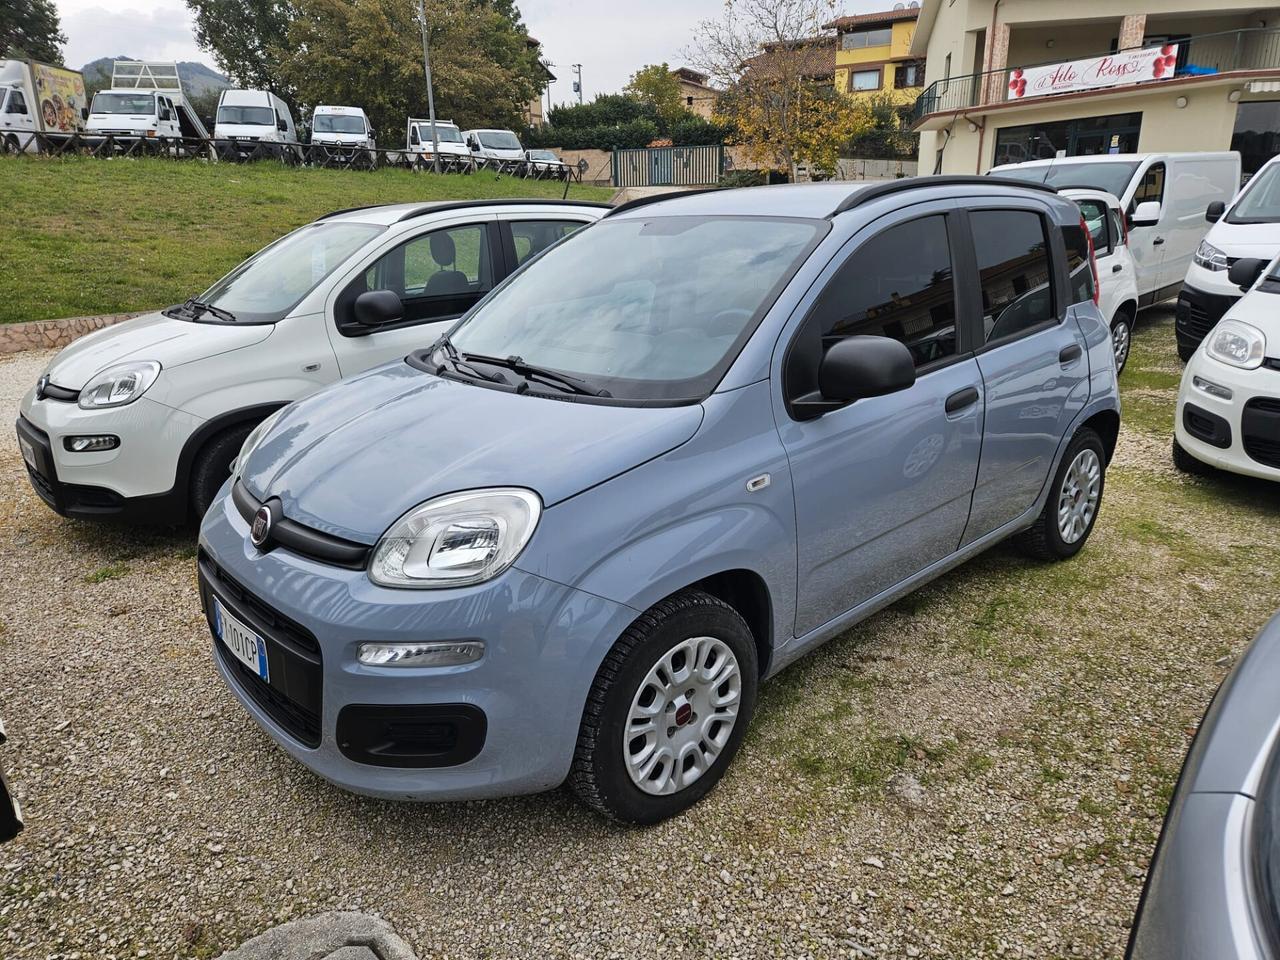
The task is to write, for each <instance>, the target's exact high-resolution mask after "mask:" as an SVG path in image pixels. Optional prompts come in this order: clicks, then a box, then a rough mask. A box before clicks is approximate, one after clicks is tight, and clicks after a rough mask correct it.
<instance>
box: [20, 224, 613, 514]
mask: <svg viewBox="0 0 1280 960" xmlns="http://www.w3.org/2000/svg"><path fill="white" fill-rule="evenodd" d="M606 209H607V208H606V207H604V206H603V205H599V204H586V203H574V202H567V203H566V202H546V201H539V200H523V201H522V200H499V201H464V202H454V203H427V204H421V203H412V204H397V205H392V206H381V207H368V208H364V209H355V210H349V211H339V212H337V213H333V214H330V215H329V216H327V217H322V218H321V219H319V220H317V221H316V222H315V223H312V224H309V225H307V226H305V227H302V228H300V229H298V230H295V231H293V232H292V233H290V234H288V235H287V236H285V237H282V238H281V239H279V240H277V241H276V242H275V243H272V244H270V245H269V246H267V247H265V248H263V249H262V250H261V251H259V252H258V253H256V254H254V256H252V257H250V258H249V259H248V260H246V261H245V262H244V263H242V264H241V265H240V266H238V267H236V268H235V269H234V270H232V271H231V272H230V273H228V274H227V275H226V276H225V277H223V278H222V279H221V280H219V281H218V282H217V283H215V284H214V285H213V286H211V287H210V288H209V289H208V290H206V291H205V292H204V293H202V294H200V295H199V296H198V297H193V298H191V299H190V300H188V301H186V302H185V303H181V304H177V305H175V306H172V307H169V308H167V309H165V310H163V311H161V312H159V313H152V314H147V315H146V316H143V317H138V318H137V319H134V320H129V321H126V322H125V323H121V324H118V325H116V326H113V327H107V328H105V329H103V330H100V331H98V332H96V333H92V334H90V335H89V336H87V337H83V338H81V339H79V340H77V341H76V342H75V343H73V344H71V345H70V346H69V347H67V348H66V349H64V350H63V351H62V352H61V353H59V354H58V355H57V356H56V357H54V359H53V361H52V362H51V363H50V364H49V367H48V369H47V370H46V371H45V373H44V375H43V376H42V377H41V378H40V381H39V382H38V383H37V384H36V386H35V387H34V388H33V389H32V390H31V391H29V392H28V393H27V395H26V396H25V397H24V398H23V400H22V404H21V416H20V417H19V419H18V440H19V446H20V447H21V449H22V454H23V456H24V457H25V458H26V461H27V468H28V472H29V475H30V479H31V483H32V485H33V486H34V487H35V490H36V492H37V493H39V494H40V496H41V497H43V498H44V500H45V501H46V502H47V503H48V504H49V506H51V507H52V508H53V509H54V510H56V511H57V512H58V513H61V514H63V515H65V516H70V517H84V518H94V517H101V516H123V517H126V518H128V519H132V520H137V521H149V522H157V523H180V522H182V521H183V520H184V519H185V518H186V517H187V516H188V514H189V512H194V513H195V515H196V516H197V517H198V516H199V515H200V514H202V513H203V512H204V510H205V509H206V508H207V507H208V505H209V503H210V501H211V500H212V499H213V495H214V493H215V492H216V491H217V489H218V487H219V486H221V485H222V482H223V481H224V480H225V479H226V478H227V474H228V470H229V467H230V464H231V461H232V459H233V458H234V457H235V454H236V451H237V450H238V449H239V448H240V444H241V442H242V441H243V440H244V438H245V436H246V435H248V433H249V432H250V431H251V430H253V428H254V427H255V426H257V424H258V423H259V422H260V421H261V420H262V419H263V418H264V417H266V416H267V415H268V414H270V413H272V412H274V411H276V410H278V409H279V408H280V407H282V406H284V405H285V404H286V403H289V402H290V401H292V400H296V399H298V398H299V397H302V396H305V395H306V394H308V393H310V392H312V391H313V390H316V389H318V388H319V387H322V386H324V385H325V384H328V383H333V382H334V381H335V380H338V379H339V378H340V377H349V376H352V375H353V374H356V373H360V372H361V371H363V370H367V369H369V368H370V367H372V366H375V365H377V364H380V363H383V362H385V361H387V360H390V359H392V358H394V357H403V356H404V355H405V354H407V353H409V352H410V351H412V350H415V349H417V348H420V347H422V346H423V345H424V344H429V343H430V342H431V341H432V340H434V339H435V338H436V337H437V336H439V335H440V333H441V332H443V331H444V330H445V329H446V328H447V327H448V326H449V324H450V323H452V322H453V321H454V320H456V319H457V318H458V317H459V316H461V315H462V314H463V313H465V312H466V311H467V310H468V309H470V308H471V307H472V306H473V305H474V304H475V303H476V302H477V301H478V300H479V299H480V298H481V297H483V296H484V295H485V294H486V293H487V292H488V291H489V290H490V289H491V288H492V287H493V285H494V284H495V283H496V282H497V281H499V280H501V279H502V278H503V277H505V276H506V275H507V274H508V273H510V272H511V271H512V270H514V269H515V268H516V267H517V266H518V265H519V264H520V263H521V262H523V260H525V259H528V258H529V257H531V256H533V255H534V254H536V253H537V252H539V251H540V250H541V249H543V247H545V246H546V245H548V244H550V243H553V242H554V241H555V240H558V239H559V238H560V237H562V236H564V235H565V234H566V233H569V232H572V231H573V230H576V229H578V228H579V227H581V226H583V225H584V224H586V223H590V222H591V221H593V220H595V219H597V218H598V217H599V216H600V215H601V214H602V213H603V212H604V211H605V210H606Z"/></svg>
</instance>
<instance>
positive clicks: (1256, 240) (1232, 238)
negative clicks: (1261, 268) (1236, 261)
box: [1205, 221, 1280, 260]
mask: <svg viewBox="0 0 1280 960" xmlns="http://www.w3.org/2000/svg"><path fill="white" fill-rule="evenodd" d="M1205 240H1206V241H1208V242H1209V243H1211V244H1213V245H1214V246H1215V247H1217V248H1218V249H1219V250H1221V251H1222V252H1223V253H1225V254H1226V255H1227V256H1228V257H1259V258H1261V259H1263V260H1270V259H1271V258H1272V257H1274V256H1275V255H1276V251H1277V250H1280V223H1226V222H1225V221H1224V222H1223V223H1222V226H1221V228H1219V227H1217V226H1216V225H1215V228H1214V229H1213V230H1211V231H1209V234H1208V235H1207V236H1206V237H1205Z"/></svg>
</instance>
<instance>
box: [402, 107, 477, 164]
mask: <svg viewBox="0 0 1280 960" xmlns="http://www.w3.org/2000/svg"><path fill="white" fill-rule="evenodd" d="M434 142H435V144H436V152H437V153H439V155H440V159H441V160H443V161H450V162H453V163H463V164H464V165H467V166H471V165H473V164H474V158H473V157H472V155H471V150H470V149H469V148H468V147H467V144H466V142H465V141H464V139H463V136H462V131H461V130H459V129H458V125H457V124H456V123H453V122H452V121H449V120H437V121H436V132H435V141H434ZM404 148H405V151H406V152H407V153H408V154H409V155H410V156H411V157H412V156H424V157H426V158H428V159H430V158H431V155H432V138H431V121H430V120H425V119H422V118H420V117H410V118H409V125H408V129H407V130H406V132H405V147H404Z"/></svg>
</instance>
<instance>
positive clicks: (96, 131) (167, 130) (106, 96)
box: [85, 89, 182, 140]
mask: <svg viewBox="0 0 1280 960" xmlns="http://www.w3.org/2000/svg"><path fill="white" fill-rule="evenodd" d="M85 133H86V134H88V135H89V136H95V135H96V136H100V137H106V136H111V137H114V138H115V139H117V140H120V139H122V138H123V139H138V138H142V137H180V136H182V130H181V128H180V127H179V125H178V108H177V106H176V105H175V104H174V102H173V100H172V99H170V97H169V95H168V94H165V93H161V92H160V91H159V90H129V89H124V90H115V89H112V90H99V91H98V92H97V93H95V94H94V95H93V103H91V104H90V106H89V119H88V120H87V121H86V122H85Z"/></svg>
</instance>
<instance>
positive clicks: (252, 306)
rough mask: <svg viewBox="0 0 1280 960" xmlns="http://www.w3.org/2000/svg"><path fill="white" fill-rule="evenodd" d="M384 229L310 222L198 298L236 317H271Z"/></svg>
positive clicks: (289, 307)
mask: <svg viewBox="0 0 1280 960" xmlns="http://www.w3.org/2000/svg"><path fill="white" fill-rule="evenodd" d="M384 229H385V227H380V226H377V225H376V224H370V223H326V222H323V221H322V222H320V223H312V224H309V225H307V226H305V227H302V228H301V229H298V230H295V231H293V233H290V234H288V235H287V236H284V237H281V238H280V239H279V240H277V241H276V242H275V243H273V244H271V245H270V246H268V247H264V248H263V249H261V250H259V251H258V252H257V253H255V254H254V255H253V256H252V257H250V258H249V259H248V260H246V261H245V262H244V263H242V264H240V266H238V267H236V268H235V269H234V270H232V271H231V272H230V273H228V274H227V275H226V276H225V277H223V278H222V279H221V280H219V281H218V282H217V283H215V284H214V285H213V286H212V287H210V288H209V289H208V290H206V291H205V292H204V293H202V294H201V295H200V297H199V298H198V299H199V300H200V302H201V303H203V304H207V305H209V306H211V307H216V308H217V309H219V310H226V311H228V312H230V313H232V314H234V315H235V320H236V321H237V322H242V323H243V322H257V323H274V322H275V321H277V320H281V319H283V318H284V317H286V316H288V314H289V311H290V310H292V309H293V308H294V307H295V306H297V305H298V303H299V302H300V301H301V300H302V298H303V297H305V296H306V295H307V294H308V293H310V292H311V290H312V289H313V288H314V287H315V285H316V284H318V283H319V282H320V281H321V280H323V279H324V278H325V277H327V276H328V275H329V274H330V273H332V272H333V271H334V270H336V269H337V268H338V267H340V266H341V265H342V264H343V263H345V262H346V260H347V258H348V257H350V256H351V255H352V254H353V253H355V251H357V250H359V249H360V248H361V247H363V246H364V245H365V244H366V243H368V242H369V240H370V239H371V238H373V237H375V236H377V235H378V234H379V233H381V232H382V231H383V230H384Z"/></svg>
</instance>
